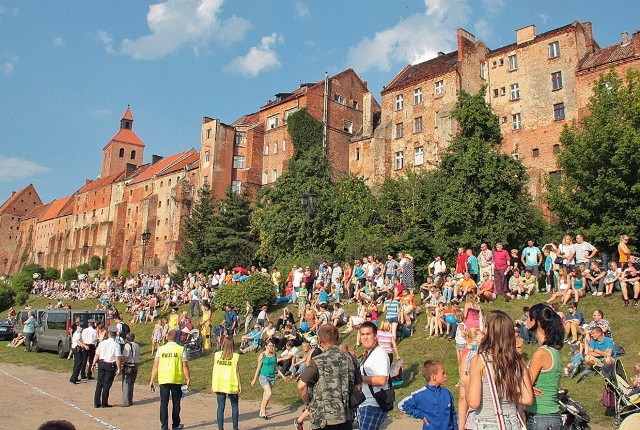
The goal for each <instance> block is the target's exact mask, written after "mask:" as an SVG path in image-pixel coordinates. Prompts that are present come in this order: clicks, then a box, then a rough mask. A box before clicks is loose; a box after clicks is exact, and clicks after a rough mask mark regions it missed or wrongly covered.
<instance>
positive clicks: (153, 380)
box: [149, 361, 158, 387]
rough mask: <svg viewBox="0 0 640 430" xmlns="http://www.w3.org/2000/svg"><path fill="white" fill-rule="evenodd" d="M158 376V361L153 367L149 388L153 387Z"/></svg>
mask: <svg viewBox="0 0 640 430" xmlns="http://www.w3.org/2000/svg"><path fill="white" fill-rule="evenodd" d="M156 376H158V361H154V362H153V367H152V368H151V380H150V381H149V386H150V387H151V386H153V383H154V382H155V380H156Z"/></svg>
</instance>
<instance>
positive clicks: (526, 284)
mask: <svg viewBox="0 0 640 430" xmlns="http://www.w3.org/2000/svg"><path fill="white" fill-rule="evenodd" d="M522 288H523V289H524V298H525V299H528V298H529V296H530V295H531V294H533V293H534V292H535V291H536V290H537V288H538V279H537V278H536V277H535V276H533V272H532V271H531V270H529V269H527V270H525V271H524V277H523V278H522Z"/></svg>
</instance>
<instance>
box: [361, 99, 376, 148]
mask: <svg viewBox="0 0 640 430" xmlns="http://www.w3.org/2000/svg"><path fill="white" fill-rule="evenodd" d="M362 136H363V137H370V136H373V95H372V94H371V92H366V93H364V94H363V95H362Z"/></svg>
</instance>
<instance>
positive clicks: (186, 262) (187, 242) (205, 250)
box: [176, 184, 215, 273]
mask: <svg viewBox="0 0 640 430" xmlns="http://www.w3.org/2000/svg"><path fill="white" fill-rule="evenodd" d="M214 209H215V206H214V202H213V198H212V195H211V189H210V188H209V186H208V185H207V184H204V185H203V186H202V188H200V190H199V191H198V198H197V200H196V201H195V202H194V203H193V206H192V207H191V214H190V215H189V218H187V220H186V221H185V224H184V241H183V242H184V246H183V248H182V252H180V254H178V256H177V258H176V259H177V263H178V272H181V273H188V272H198V271H203V272H207V271H208V269H209V268H210V267H212V264H211V257H212V254H213V252H215V250H213V249H211V241H209V240H208V238H207V235H206V234H205V233H206V231H207V228H208V227H209V226H210V225H212V224H213V217H214Z"/></svg>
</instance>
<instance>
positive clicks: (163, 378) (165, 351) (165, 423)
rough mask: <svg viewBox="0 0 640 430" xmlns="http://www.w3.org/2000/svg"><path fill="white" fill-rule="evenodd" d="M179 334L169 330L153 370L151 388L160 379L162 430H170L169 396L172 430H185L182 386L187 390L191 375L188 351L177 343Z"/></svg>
mask: <svg viewBox="0 0 640 430" xmlns="http://www.w3.org/2000/svg"><path fill="white" fill-rule="evenodd" d="M177 336H178V332H177V331H176V330H173V329H172V330H169V332H168V333H167V343H166V344H165V345H163V346H161V347H160V348H158V352H156V357H155V360H154V362H153V369H152V370H151V381H150V382H149V387H150V388H151V389H152V390H153V389H155V385H154V382H155V380H156V376H157V377H158V384H159V385H160V425H161V426H162V427H161V428H162V430H169V396H171V401H172V405H173V407H172V412H171V420H172V425H171V428H172V429H181V428H184V424H182V423H181V422H180V399H181V398H182V390H181V385H182V384H186V386H187V389H188V387H189V383H190V382H191V374H190V373H189V361H188V357H187V351H186V350H185V349H184V347H183V346H181V345H178V344H177V343H176V339H177Z"/></svg>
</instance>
